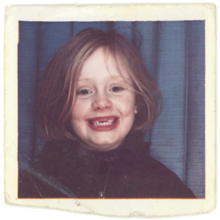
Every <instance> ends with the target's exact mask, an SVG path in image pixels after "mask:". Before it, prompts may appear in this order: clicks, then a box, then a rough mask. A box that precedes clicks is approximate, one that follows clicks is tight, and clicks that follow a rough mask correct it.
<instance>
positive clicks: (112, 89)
mask: <svg viewBox="0 0 220 220" xmlns="http://www.w3.org/2000/svg"><path fill="white" fill-rule="evenodd" d="M121 90H123V88H122V87H120V86H114V87H112V88H111V90H110V91H112V92H119V91H121Z"/></svg>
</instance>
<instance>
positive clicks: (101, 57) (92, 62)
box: [79, 47, 131, 81]
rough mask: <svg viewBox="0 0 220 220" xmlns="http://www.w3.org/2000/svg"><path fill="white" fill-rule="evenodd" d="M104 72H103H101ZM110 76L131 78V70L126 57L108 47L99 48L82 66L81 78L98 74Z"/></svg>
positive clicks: (113, 77)
mask: <svg viewBox="0 0 220 220" xmlns="http://www.w3.org/2000/svg"><path fill="white" fill-rule="evenodd" d="M101 73H102V74H101ZM98 74H100V76H103V75H104V76H108V77H110V78H112V79H124V80H126V81H127V80H131V76H130V70H129V68H128V66H127V65H126V62H125V58H122V56H121V55H120V54H119V53H117V52H115V53H113V52H111V51H110V50H109V49H106V48H102V47H101V48H98V49H97V50H95V51H94V52H93V53H92V54H91V55H90V56H89V57H88V58H87V59H86V60H85V61H84V64H83V66H82V69H81V72H80V75H79V80H81V79H84V78H93V77H95V76H96V75H98Z"/></svg>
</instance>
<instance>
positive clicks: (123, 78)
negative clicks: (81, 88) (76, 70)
mask: <svg viewBox="0 0 220 220" xmlns="http://www.w3.org/2000/svg"><path fill="white" fill-rule="evenodd" d="M110 80H120V81H125V82H131V78H128V77H123V76H111V78H110ZM80 81H94V79H93V78H81V79H80V78H79V80H78V82H80Z"/></svg>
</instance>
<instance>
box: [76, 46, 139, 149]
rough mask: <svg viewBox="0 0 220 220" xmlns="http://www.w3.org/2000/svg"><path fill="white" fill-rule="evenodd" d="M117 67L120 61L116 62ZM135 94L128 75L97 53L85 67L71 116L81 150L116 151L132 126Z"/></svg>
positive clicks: (108, 58) (104, 55)
mask: <svg viewBox="0 0 220 220" xmlns="http://www.w3.org/2000/svg"><path fill="white" fill-rule="evenodd" d="M119 63H120V60H119ZM135 113H136V107H135V93H134V89H133V86H132V81H131V78H130V75H129V73H128V72H127V71H126V69H125V68H123V67H121V73H120V72H119V71H118V69H117V68H116V63H115V60H114V58H113V56H112V55H109V56H107V55H106V54H105V52H104V50H103V49H102V48H99V49H97V50H96V51H95V52H94V53H93V54H92V55H91V56H90V57H89V58H88V59H87V60H86V61H85V63H84V65H83V68H82V71H81V73H80V76H79V81H78V86H77V97H76V102H75V104H74V108H73V112H72V127H73V129H74V131H75V133H76V134H77V135H78V137H79V138H80V139H81V140H82V141H83V143H84V145H83V146H84V147H86V148H88V149H92V150H99V151H107V150H112V149H115V148H117V147H118V146H119V145H120V144H121V142H122V141H123V140H124V138H125V136H126V135H127V134H128V133H129V131H130V130H131V127H132V125H133V123H134V115H135Z"/></svg>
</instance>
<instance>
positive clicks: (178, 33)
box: [18, 21, 205, 198]
mask: <svg viewBox="0 0 220 220" xmlns="http://www.w3.org/2000/svg"><path fill="white" fill-rule="evenodd" d="M88 27H95V28H99V29H102V30H105V31H110V30H112V29H117V30H118V31H119V32H120V33H121V34H122V35H124V36H125V37H126V38H127V39H129V40H130V41H131V42H132V43H134V44H137V45H138V44H139V43H140V42H142V46H141V49H140V53H141V55H142V58H143V60H144V62H145V65H146V67H147V69H148V70H149V72H150V74H151V75H152V77H153V78H154V79H155V80H156V82H157V83H158V85H159V87H160V89H161V92H162V95H163V110H162V113H161V115H160V116H159V118H158V120H157V121H156V123H155V126H154V127H153V128H152V130H150V131H147V132H146V133H145V141H147V140H149V139H150V140H151V141H152V146H151V156H152V157H154V158H156V159H157V160H159V161H161V162H162V163H163V164H165V165H166V166H167V167H168V168H169V169H171V170H172V171H173V172H174V173H176V174H177V175H178V176H179V177H180V179H181V180H182V181H183V182H184V183H186V184H187V185H188V186H189V187H190V188H191V189H192V190H193V192H194V193H195V195H196V196H197V197H198V198H204V197H205V144H204V141H205V140H204V131H205V130H204V129H205V121H204V119H205V118H204V117H205V115H204V105H205V100H204V89H205V86H204V85H205V47H204V33H205V30H204V21H163V22H160V21H156V22H154V21H150V22H138V21H136V22H26V21H21V22H20V23H19V45H18V87H19V90H18V96H19V127H18V129H19V137H18V140H19V142H18V143H19V161H24V162H26V163H28V162H30V160H31V159H33V158H34V157H35V155H36V154H38V153H39V151H40V150H41V148H42V147H43V145H44V143H45V141H44V140H43V138H42V137H41V136H40V134H39V131H38V129H37V126H36V119H35V116H34V111H35V105H36V99H37V96H38V94H39V90H40V88H41V84H42V80H43V75H44V71H45V68H46V66H47V64H48V63H49V61H50V60H51V59H52V57H53V56H54V55H55V53H56V52H57V51H58V50H59V49H60V48H61V47H62V46H63V45H64V44H65V43H67V42H68V41H69V40H70V39H71V38H72V37H74V36H75V35H76V34H77V33H78V32H79V31H81V30H83V29H85V28H88ZM134 29H136V30H137V31H139V32H140V33H141V35H142V39H141V37H140V35H139V33H138V32H135V31H134Z"/></svg>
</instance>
